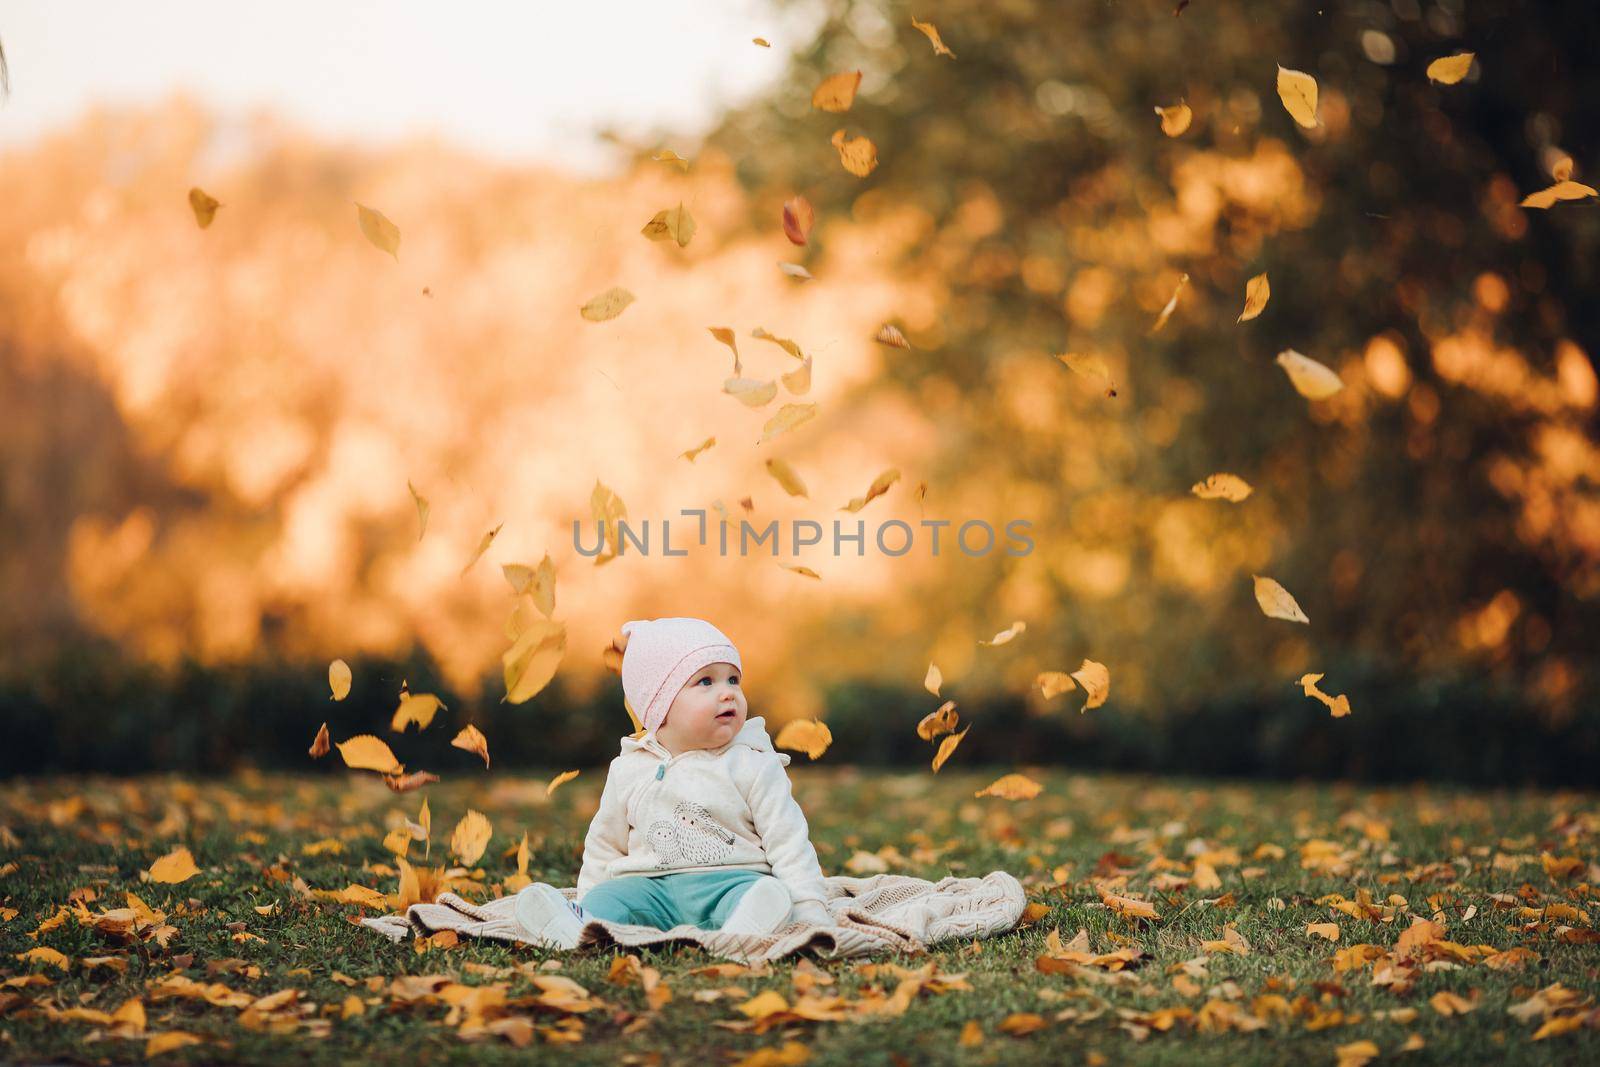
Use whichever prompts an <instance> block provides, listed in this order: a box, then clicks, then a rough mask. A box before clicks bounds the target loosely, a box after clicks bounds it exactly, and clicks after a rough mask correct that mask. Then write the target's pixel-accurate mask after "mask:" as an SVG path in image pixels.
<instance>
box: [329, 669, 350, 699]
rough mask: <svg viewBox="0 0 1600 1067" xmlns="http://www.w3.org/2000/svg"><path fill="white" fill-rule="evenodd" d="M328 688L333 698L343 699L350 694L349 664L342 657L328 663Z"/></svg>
mask: <svg viewBox="0 0 1600 1067" xmlns="http://www.w3.org/2000/svg"><path fill="white" fill-rule="evenodd" d="M328 688H329V689H330V690H331V691H332V692H333V699H335V700H343V699H344V698H345V697H347V696H349V695H350V664H348V663H346V662H345V661H344V660H342V659H336V660H334V661H333V662H332V663H330V664H328Z"/></svg>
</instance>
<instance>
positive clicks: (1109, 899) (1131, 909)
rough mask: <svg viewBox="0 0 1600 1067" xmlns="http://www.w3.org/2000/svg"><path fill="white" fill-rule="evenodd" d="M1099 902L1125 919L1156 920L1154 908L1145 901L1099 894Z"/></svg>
mask: <svg viewBox="0 0 1600 1067" xmlns="http://www.w3.org/2000/svg"><path fill="white" fill-rule="evenodd" d="M1100 902H1101V903H1102V904H1104V905H1105V906H1106V907H1108V908H1110V909H1111V910H1112V911H1114V912H1116V913H1117V914H1118V915H1121V916H1122V917H1123V918H1125V919H1157V918H1160V916H1159V915H1157V914H1156V906H1155V905H1154V904H1151V903H1150V902H1149V901H1147V900H1136V899H1134V898H1133V897H1125V896H1119V895H1118V894H1116V893H1104V892H1102V893H1101V894H1100Z"/></svg>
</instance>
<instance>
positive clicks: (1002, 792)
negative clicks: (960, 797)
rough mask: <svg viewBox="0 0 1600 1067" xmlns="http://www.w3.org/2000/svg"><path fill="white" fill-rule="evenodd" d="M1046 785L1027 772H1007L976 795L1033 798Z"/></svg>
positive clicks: (1002, 798)
mask: <svg viewBox="0 0 1600 1067" xmlns="http://www.w3.org/2000/svg"><path fill="white" fill-rule="evenodd" d="M1043 788H1044V787H1043V786H1041V785H1040V784H1039V783H1038V782H1036V781H1034V780H1033V779H1032V778H1029V777H1028V776H1027V775H1025V774H1005V775H1001V776H1000V777H999V778H996V779H995V780H994V781H992V782H990V783H989V784H988V785H986V786H984V787H983V788H982V789H980V790H978V791H977V792H976V793H974V794H972V795H973V796H975V797H999V798H1000V799H1001V800H1032V799H1033V798H1034V797H1036V796H1038V795H1039V791H1040V790H1041V789H1043Z"/></svg>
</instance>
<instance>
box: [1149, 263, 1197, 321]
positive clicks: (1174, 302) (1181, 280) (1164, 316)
mask: <svg viewBox="0 0 1600 1067" xmlns="http://www.w3.org/2000/svg"><path fill="white" fill-rule="evenodd" d="M1188 284H1189V275H1188V274H1187V273H1185V274H1181V275H1179V276H1178V286H1177V288H1176V289H1174V290H1172V299H1171V300H1168V301H1167V306H1166V307H1164V308H1162V309H1161V314H1159V315H1157V316H1156V321H1155V325H1154V326H1151V327H1150V332H1151V333H1157V332H1159V331H1160V330H1161V327H1163V326H1165V325H1166V324H1167V320H1168V319H1170V318H1172V313H1173V312H1174V311H1176V310H1177V309H1178V294H1180V293H1182V292H1183V290H1184V288H1185V287H1186V286H1188Z"/></svg>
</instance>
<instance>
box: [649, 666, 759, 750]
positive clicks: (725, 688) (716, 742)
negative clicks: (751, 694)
mask: <svg viewBox="0 0 1600 1067" xmlns="http://www.w3.org/2000/svg"><path fill="white" fill-rule="evenodd" d="M740 680H741V679H740V675H739V668H737V667H735V666H734V665H733V664H731V663H713V664H711V665H709V666H706V667H702V668H700V670H699V671H697V672H696V673H695V675H694V676H693V677H692V678H690V679H689V681H688V682H687V683H685V685H684V687H683V688H682V689H680V690H679V691H678V695H677V697H676V698H675V699H674V700H673V701H672V707H670V708H668V709H667V718H666V721H665V722H663V723H662V724H661V725H660V726H658V727H657V728H656V738H657V740H659V741H660V742H661V743H662V744H663V745H665V746H667V750H668V751H669V752H672V753H673V754H674V755H676V754H677V753H679V752H687V751H689V750H691V749H696V748H720V747H721V746H723V745H725V744H727V743H728V742H729V741H732V740H733V739H734V737H735V736H736V735H737V734H738V733H739V730H740V729H741V728H743V726H744V720H745V716H746V715H747V714H748V713H749V706H748V705H747V704H746V703H745V699H744V690H743V689H742V688H741V687H740V685H739V682H740Z"/></svg>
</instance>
